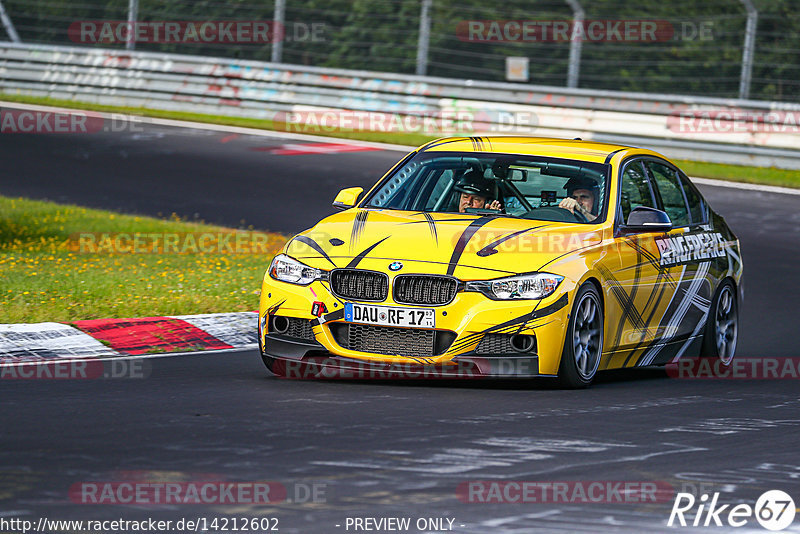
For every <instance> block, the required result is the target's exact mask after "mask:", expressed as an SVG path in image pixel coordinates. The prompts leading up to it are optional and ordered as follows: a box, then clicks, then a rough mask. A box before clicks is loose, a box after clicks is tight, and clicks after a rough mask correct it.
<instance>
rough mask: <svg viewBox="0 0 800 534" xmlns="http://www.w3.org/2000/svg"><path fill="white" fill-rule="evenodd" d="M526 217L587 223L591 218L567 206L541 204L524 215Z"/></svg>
mask: <svg viewBox="0 0 800 534" xmlns="http://www.w3.org/2000/svg"><path fill="white" fill-rule="evenodd" d="M522 217H524V218H526V219H527V218H531V219H542V220H545V221H554V222H574V221H577V222H579V223H586V222H589V220H588V219H587V218H586V216H585V215H584V214H583V213H581V212H579V211H574V212H572V211H569V210H568V209H566V208H559V207H558V206H540V207H538V208H534V209H532V210H531V211H529V212H527V213H525V214H523V215H522Z"/></svg>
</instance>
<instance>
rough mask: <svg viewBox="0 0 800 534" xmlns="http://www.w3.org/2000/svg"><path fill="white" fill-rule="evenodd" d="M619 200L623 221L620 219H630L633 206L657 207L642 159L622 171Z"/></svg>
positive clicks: (629, 164) (631, 163)
mask: <svg viewBox="0 0 800 534" xmlns="http://www.w3.org/2000/svg"><path fill="white" fill-rule="evenodd" d="M619 201H620V202H619V204H620V208H621V209H622V221H620V222H622V223H625V221H627V220H628V215H630V213H631V211H632V210H633V208H636V207H638V206H647V207H649V208H655V207H656V204H655V201H654V200H653V195H652V194H651V193H650V186H649V185H647V176H645V174H644V170H643V169H642V162H641V160H636V161H632V162H630V163H628V165H627V166H626V167H625V170H624V171H623V172H622V184H621V186H620V199H619Z"/></svg>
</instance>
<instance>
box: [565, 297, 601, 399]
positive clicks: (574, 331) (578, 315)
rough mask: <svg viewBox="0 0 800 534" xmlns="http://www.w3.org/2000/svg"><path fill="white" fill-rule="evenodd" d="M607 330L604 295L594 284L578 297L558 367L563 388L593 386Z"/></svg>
mask: <svg viewBox="0 0 800 534" xmlns="http://www.w3.org/2000/svg"><path fill="white" fill-rule="evenodd" d="M603 327H604V323H603V305H602V301H601V300H600V293H598V291H597V288H595V286H594V284H592V283H591V282H586V283H585V284H583V285H582V286H581V287H580V288H579V289H578V291H577V293H576V294H575V302H574V304H573V306H572V313H570V317H569V323H568V325H567V334H566V336H565V338H566V339H565V340H564V350H563V352H562V353H561V363H560V364H559V366H558V379H559V382H560V383H561V385H562V386H563V387H567V388H570V389H577V388H585V387H587V386H588V385H589V384H591V383H592V380H594V377H595V375H596V374H597V369H598V368H599V367H600V358H601V355H602V354H603Z"/></svg>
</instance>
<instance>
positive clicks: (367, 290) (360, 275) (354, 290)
mask: <svg viewBox="0 0 800 534" xmlns="http://www.w3.org/2000/svg"><path fill="white" fill-rule="evenodd" d="M330 281H331V290H332V291H333V293H334V294H335V295H336V296H337V297H341V298H345V299H353V300H371V301H376V302H377V301H383V300H386V297H387V296H388V295H389V277H388V276H387V275H386V274H384V273H379V272H376V271H364V270H361V269H334V270H333V271H331V274H330Z"/></svg>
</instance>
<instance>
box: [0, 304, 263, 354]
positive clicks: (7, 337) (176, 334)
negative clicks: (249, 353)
mask: <svg viewBox="0 0 800 534" xmlns="http://www.w3.org/2000/svg"><path fill="white" fill-rule="evenodd" d="M257 326H258V313H256V312H236V313H208V314H200V315H176V316H161V317H139V318H134V319H92V320H85V321H76V322H74V323H72V325H67V324H62V323H30V324H0V365H4V364H17V363H22V362H42V361H51V360H61V359H86V358H90V359H91V358H114V357H129V356H143V355H163V354H165V353H186V352H196V351H205V350H212V351H215V352H216V351H224V350H242V349H252V348H255V347H257V346H258V337H257V336H258V334H257V332H256V329H257Z"/></svg>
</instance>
